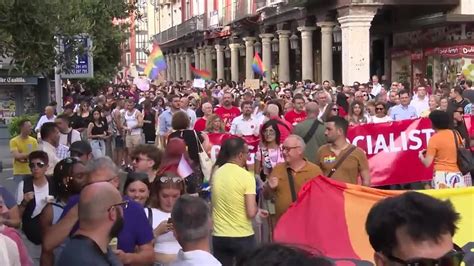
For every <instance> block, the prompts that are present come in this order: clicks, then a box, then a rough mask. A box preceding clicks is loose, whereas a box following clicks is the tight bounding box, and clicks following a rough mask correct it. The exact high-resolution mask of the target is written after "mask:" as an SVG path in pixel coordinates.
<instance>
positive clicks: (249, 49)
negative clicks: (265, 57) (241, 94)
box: [244, 37, 256, 79]
mask: <svg viewBox="0 0 474 266" xmlns="http://www.w3.org/2000/svg"><path fill="white" fill-rule="evenodd" d="M255 40H256V38H255V37H245V38H244V41H245V78H246V79H253V78H254V73H253V69H252V63H253V56H254V52H253V44H254V43H255Z"/></svg>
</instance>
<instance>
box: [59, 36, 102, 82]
mask: <svg viewBox="0 0 474 266" xmlns="http://www.w3.org/2000/svg"><path fill="white" fill-rule="evenodd" d="M74 41H75V42H76V43H78V44H79V45H82V47H84V53H83V54H79V55H77V56H76V58H75V60H73V65H72V67H71V69H70V70H69V73H61V78H65V79H79V78H93V77H94V60H93V57H92V53H91V48H92V39H91V38H89V37H87V36H78V37H76V38H75V40H74ZM61 46H62V47H61V48H62V51H65V53H67V51H68V48H67V47H64V44H61Z"/></svg>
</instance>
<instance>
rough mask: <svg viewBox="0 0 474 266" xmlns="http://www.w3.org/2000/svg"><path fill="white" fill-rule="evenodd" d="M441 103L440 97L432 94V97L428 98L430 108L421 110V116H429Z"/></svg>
mask: <svg viewBox="0 0 474 266" xmlns="http://www.w3.org/2000/svg"><path fill="white" fill-rule="evenodd" d="M439 103H440V98H439V97H438V96H436V95H431V96H430V99H429V100H428V106H429V107H430V109H428V110H425V111H423V112H421V115H420V116H421V117H428V116H429V115H430V113H431V112H433V111H434V110H438V108H439Z"/></svg>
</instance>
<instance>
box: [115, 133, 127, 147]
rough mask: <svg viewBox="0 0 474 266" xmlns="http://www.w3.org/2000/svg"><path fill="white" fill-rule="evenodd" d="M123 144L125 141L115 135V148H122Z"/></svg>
mask: <svg viewBox="0 0 474 266" xmlns="http://www.w3.org/2000/svg"><path fill="white" fill-rule="evenodd" d="M124 146H125V142H124V141H123V137H122V136H115V148H123V147H124Z"/></svg>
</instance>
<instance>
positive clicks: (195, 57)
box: [194, 48, 201, 69]
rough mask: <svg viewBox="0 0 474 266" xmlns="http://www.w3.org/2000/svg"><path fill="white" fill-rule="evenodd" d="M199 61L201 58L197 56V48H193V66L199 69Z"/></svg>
mask: <svg viewBox="0 0 474 266" xmlns="http://www.w3.org/2000/svg"><path fill="white" fill-rule="evenodd" d="M200 63H201V59H200V58H199V49H198V48H194V67H195V68H197V69H199V68H200Z"/></svg>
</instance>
